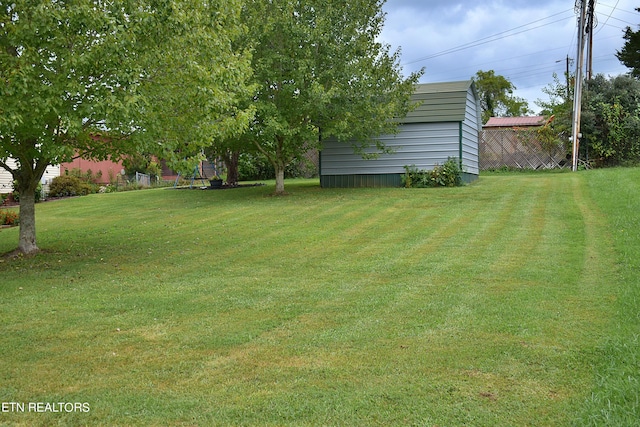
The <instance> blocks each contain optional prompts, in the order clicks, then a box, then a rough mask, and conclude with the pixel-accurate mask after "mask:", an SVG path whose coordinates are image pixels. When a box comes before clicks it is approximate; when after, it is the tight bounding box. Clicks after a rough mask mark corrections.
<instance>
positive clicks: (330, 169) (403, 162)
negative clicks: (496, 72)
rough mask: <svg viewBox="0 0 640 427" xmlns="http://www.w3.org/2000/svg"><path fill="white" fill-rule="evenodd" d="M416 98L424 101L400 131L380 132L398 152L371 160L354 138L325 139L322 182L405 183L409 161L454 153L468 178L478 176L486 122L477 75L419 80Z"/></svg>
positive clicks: (421, 162)
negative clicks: (439, 80) (359, 150)
mask: <svg viewBox="0 0 640 427" xmlns="http://www.w3.org/2000/svg"><path fill="white" fill-rule="evenodd" d="M411 99H412V101H413V102H416V103H419V106H418V107H417V108H416V109H415V110H414V111H412V112H410V113H409V114H408V115H407V116H406V117H405V118H404V119H402V121H401V124H400V130H399V133H398V134H396V135H381V136H380V137H379V140H380V141H381V142H383V143H384V144H385V146H387V147H389V148H391V149H392V150H393V151H394V152H393V153H392V154H381V155H380V156H379V157H377V158H375V159H368V160H365V159H363V158H362V156H360V155H358V154H355V153H354V152H353V149H352V147H351V146H350V145H349V144H345V143H341V142H338V141H333V140H328V141H324V142H323V144H322V150H321V152H320V162H319V163H320V185H321V186H322V187H399V186H401V177H402V174H404V173H405V169H404V167H405V166H411V165H415V166H416V167H417V168H418V169H424V170H431V169H433V168H434V167H435V166H436V165H442V164H443V163H445V162H446V161H447V159H448V158H449V157H455V158H457V159H459V160H461V162H462V167H463V170H464V172H465V180H466V181H472V180H475V179H477V177H478V172H479V169H478V138H479V132H480V130H481V127H482V122H481V118H480V117H481V111H480V105H479V102H478V94H477V91H476V88H475V85H474V83H473V81H470V80H469V81H459V82H447V83H426V84H419V85H417V86H416V90H415V92H414V94H413V95H412V97H411Z"/></svg>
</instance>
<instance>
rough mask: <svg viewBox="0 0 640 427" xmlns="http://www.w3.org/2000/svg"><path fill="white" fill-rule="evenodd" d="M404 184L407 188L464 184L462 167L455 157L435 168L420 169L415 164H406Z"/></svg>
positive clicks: (403, 177)
mask: <svg viewBox="0 0 640 427" xmlns="http://www.w3.org/2000/svg"><path fill="white" fill-rule="evenodd" d="M404 169H405V171H406V172H405V174H404V175H403V176H402V184H403V185H404V186H405V187H406V188H411V187H413V188H425V187H458V186H461V185H462V168H461V167H460V162H458V159H457V158H455V157H449V158H448V159H447V161H446V162H445V163H444V164H443V165H436V166H435V167H434V168H433V170H430V171H426V170H419V169H418V168H417V167H416V166H415V165H411V166H405V167H404Z"/></svg>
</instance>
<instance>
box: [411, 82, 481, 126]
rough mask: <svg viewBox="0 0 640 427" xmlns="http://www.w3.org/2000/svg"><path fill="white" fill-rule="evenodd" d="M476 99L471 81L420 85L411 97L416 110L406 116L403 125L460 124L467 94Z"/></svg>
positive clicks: (465, 107) (464, 110) (463, 115)
mask: <svg viewBox="0 0 640 427" xmlns="http://www.w3.org/2000/svg"><path fill="white" fill-rule="evenodd" d="M469 88H471V90H472V93H473V94H474V96H475V97H476V98H477V94H476V90H475V85H474V84H473V80H465V81H459V82H446V83H421V84H418V85H416V89H415V91H414V93H413V95H412V96H411V100H412V101H413V102H419V103H420V105H419V106H418V108H416V109H415V110H413V111H412V112H410V113H409V114H407V116H406V117H405V119H404V120H402V122H403V123H434V122H462V121H464V119H465V114H466V109H467V101H468V97H467V96H468V93H469Z"/></svg>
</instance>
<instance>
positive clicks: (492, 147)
mask: <svg viewBox="0 0 640 427" xmlns="http://www.w3.org/2000/svg"><path fill="white" fill-rule="evenodd" d="M566 155H567V152H566V149H565V148H564V147H562V146H561V145H557V146H554V147H551V148H544V147H543V146H542V144H541V143H540V142H539V141H538V140H537V138H536V132H532V131H526V130H524V131H523V130H518V129H513V128H501V129H485V130H483V131H482V132H480V146H479V157H480V159H479V160H480V169H481V170H487V169H499V168H501V167H505V166H506V167H509V168H515V169H555V168H563V167H565V166H569V164H570V162H568V161H567V158H566Z"/></svg>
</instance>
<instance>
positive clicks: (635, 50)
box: [616, 8, 640, 78]
mask: <svg viewBox="0 0 640 427" xmlns="http://www.w3.org/2000/svg"><path fill="white" fill-rule="evenodd" d="M636 10H637V11H638V12H640V8H637V9H636ZM623 38H624V39H625V40H626V42H625V44H624V46H623V47H622V50H619V51H618V52H617V53H616V56H617V57H618V59H619V60H620V62H622V63H623V64H624V65H625V66H627V67H628V68H631V75H632V76H634V77H636V78H640V29H639V30H638V31H632V30H631V27H627V28H626V29H625V31H624V37H623Z"/></svg>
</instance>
